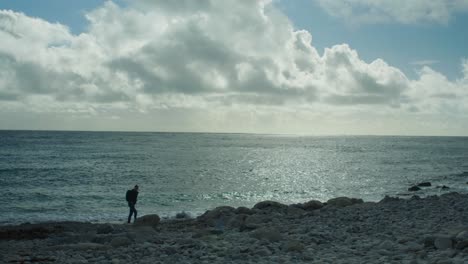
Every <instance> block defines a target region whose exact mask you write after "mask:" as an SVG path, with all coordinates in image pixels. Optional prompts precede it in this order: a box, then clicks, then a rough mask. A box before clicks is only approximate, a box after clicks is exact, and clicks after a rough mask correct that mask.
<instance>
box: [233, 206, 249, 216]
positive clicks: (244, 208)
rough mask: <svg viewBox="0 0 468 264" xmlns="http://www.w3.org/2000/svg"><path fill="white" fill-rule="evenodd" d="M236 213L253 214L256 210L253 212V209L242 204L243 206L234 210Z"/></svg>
mask: <svg viewBox="0 0 468 264" xmlns="http://www.w3.org/2000/svg"><path fill="white" fill-rule="evenodd" d="M234 213H236V214H246V215H251V214H253V213H254V212H253V211H252V209H250V208H247V207H243V206H241V207H238V208H236V210H234Z"/></svg>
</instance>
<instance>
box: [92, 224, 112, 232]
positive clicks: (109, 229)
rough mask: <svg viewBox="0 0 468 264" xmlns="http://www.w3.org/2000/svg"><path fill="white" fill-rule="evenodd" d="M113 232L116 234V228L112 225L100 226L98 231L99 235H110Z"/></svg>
mask: <svg viewBox="0 0 468 264" xmlns="http://www.w3.org/2000/svg"><path fill="white" fill-rule="evenodd" d="M112 232H114V227H113V226H112V225H110V224H104V225H100V226H99V227H98V228H97V229H96V233H97V234H109V233H112Z"/></svg>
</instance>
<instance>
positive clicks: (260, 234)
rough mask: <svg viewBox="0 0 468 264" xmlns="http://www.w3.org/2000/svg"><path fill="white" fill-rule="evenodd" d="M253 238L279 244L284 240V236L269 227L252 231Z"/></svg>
mask: <svg viewBox="0 0 468 264" xmlns="http://www.w3.org/2000/svg"><path fill="white" fill-rule="evenodd" d="M252 237H254V238H256V239H258V240H267V241H269V242H278V241H281V240H282V239H283V236H282V235H281V233H280V232H279V231H278V230H276V229H273V228H267V227H262V228H259V229H257V230H255V231H252Z"/></svg>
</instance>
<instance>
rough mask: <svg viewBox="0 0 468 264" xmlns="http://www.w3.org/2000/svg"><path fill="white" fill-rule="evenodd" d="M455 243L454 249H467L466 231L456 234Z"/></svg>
mask: <svg viewBox="0 0 468 264" xmlns="http://www.w3.org/2000/svg"><path fill="white" fill-rule="evenodd" d="M455 242H456V245H455V248H456V249H460V250H462V249H465V248H468V231H462V232H460V233H458V234H457V236H456V237H455Z"/></svg>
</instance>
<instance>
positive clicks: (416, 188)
mask: <svg viewBox="0 0 468 264" xmlns="http://www.w3.org/2000/svg"><path fill="white" fill-rule="evenodd" d="M419 190H421V188H419V187H418V186H412V187H409V188H408V191H410V192H416V191H419Z"/></svg>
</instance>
